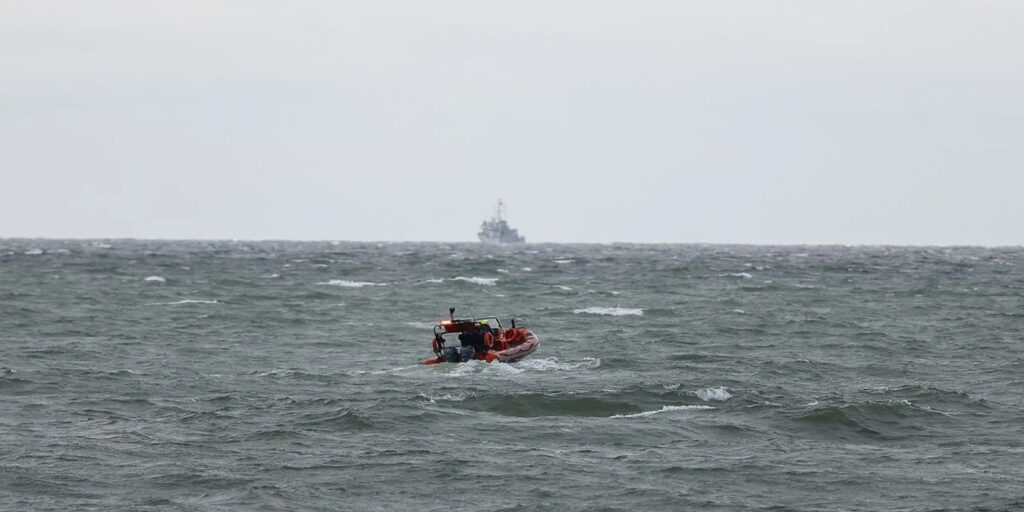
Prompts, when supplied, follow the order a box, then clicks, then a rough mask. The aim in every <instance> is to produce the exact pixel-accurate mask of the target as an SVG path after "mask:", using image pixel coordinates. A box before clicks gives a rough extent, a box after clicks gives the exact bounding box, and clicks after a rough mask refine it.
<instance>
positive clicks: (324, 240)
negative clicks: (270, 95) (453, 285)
mask: <svg viewBox="0 0 1024 512" xmlns="http://www.w3.org/2000/svg"><path fill="white" fill-rule="evenodd" d="M8 240H10V241H16V240H17V241H30V240H39V241H50V242H60V241H65V242H67V241H80V242H86V241H134V242H263V243H266V242H291V243H303V242H305V243H317V242H319V243H353V244H472V245H480V246H486V247H517V246H522V245H711V246H715V245H717V246H750V247H943V248H955V247H959V248H968V247H975V248H985V249H998V248H1024V243H1021V244H974V243H954V244H934V243H924V244H922V243H909V244H901V243H844V242H810V243H808V242H772V243H757V242H698V241H691V242H668V241H665V242H631V241H625V240H619V241H609V242H581V241H564V242H553V241H540V242H529V241H527V242H524V243H521V244H490V243H484V242H480V241H475V240H345V239H336V238H335V239H332V238H321V239H314V238H175V237H144V238H143V237H48V236H39V237H23V236H14V237H7V236H0V241H8Z"/></svg>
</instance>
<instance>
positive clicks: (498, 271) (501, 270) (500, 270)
mask: <svg viewBox="0 0 1024 512" xmlns="http://www.w3.org/2000/svg"><path fill="white" fill-rule="evenodd" d="M495 272H497V273H499V274H508V270H505V269H503V268H499V269H498V270H496V271H495Z"/></svg>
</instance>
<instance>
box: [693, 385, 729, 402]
mask: <svg viewBox="0 0 1024 512" xmlns="http://www.w3.org/2000/svg"><path fill="white" fill-rule="evenodd" d="M694 394H695V395H697V398H700V399H701V400H704V401H705V402H710V401H712V400H714V401H718V402H723V401H725V400H728V399H730V398H732V394H731V393H729V391H727V390H726V389H725V387H724V386H719V387H717V388H704V389H698V390H697V391H696V392H695V393H694Z"/></svg>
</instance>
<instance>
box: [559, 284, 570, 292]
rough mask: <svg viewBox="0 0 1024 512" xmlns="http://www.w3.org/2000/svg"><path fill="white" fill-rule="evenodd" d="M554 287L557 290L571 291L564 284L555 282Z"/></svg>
mask: <svg viewBox="0 0 1024 512" xmlns="http://www.w3.org/2000/svg"><path fill="white" fill-rule="evenodd" d="M555 288H558V289H559V290H563V291H567V292H571V291H572V288H570V287H568V286H565V285H564V284H556V285H555Z"/></svg>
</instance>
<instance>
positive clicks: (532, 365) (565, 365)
mask: <svg viewBox="0 0 1024 512" xmlns="http://www.w3.org/2000/svg"><path fill="white" fill-rule="evenodd" d="M515 365H516V366H517V367H519V368H523V369H527V370H535V371H542V372H544V371H568V370H578V369H580V368H597V367H598V366H601V360H600V359H598V358H596V357H585V358H583V359H581V360H579V361H559V360H558V358H557V357H547V358H544V359H524V360H522V361H519V362H518V363H515Z"/></svg>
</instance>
